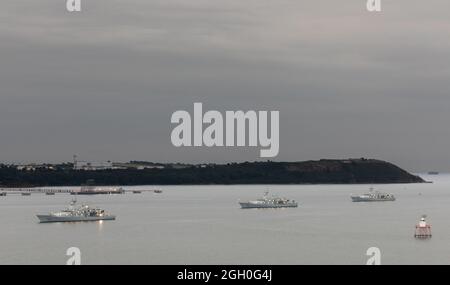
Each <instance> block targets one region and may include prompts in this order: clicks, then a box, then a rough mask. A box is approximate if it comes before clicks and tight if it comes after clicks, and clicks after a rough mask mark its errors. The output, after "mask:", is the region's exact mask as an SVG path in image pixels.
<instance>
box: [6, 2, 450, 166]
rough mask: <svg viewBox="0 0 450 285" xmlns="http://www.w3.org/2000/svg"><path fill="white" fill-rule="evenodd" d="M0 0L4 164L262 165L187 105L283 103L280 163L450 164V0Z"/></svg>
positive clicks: (254, 152) (267, 106) (266, 106)
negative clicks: (74, 0)
mask: <svg viewBox="0 0 450 285" xmlns="http://www.w3.org/2000/svg"><path fill="white" fill-rule="evenodd" d="M64 2H65V1H62V0H61V1H55V0H39V1H25V0H1V1H0V5H1V8H0V161H2V162H44V161H49V162H62V161H69V160H71V157H72V155H73V154H78V156H79V157H80V159H86V160H93V161H102V160H114V161H129V160H149V161H162V162H178V161H180V162H204V161H212V162H228V161H244V160H258V159H259V148H250V149H249V148H246V149H242V148H241V149H236V148H234V149H227V150H225V149H221V148H212V149H208V148H199V149H193V148H179V149H178V148H175V147H173V146H172V144H171V141H170V133H171V130H172V128H173V127H174V126H173V125H171V123H170V116H171V114H172V113H173V112H174V111H176V110H187V111H189V112H192V110H193V103H194V102H203V104H204V109H215V110H219V111H226V110H239V109H242V110H279V111H280V154H279V156H278V157H277V158H276V159H275V160H280V161H284V160H289V161H293V160H308V159H320V158H347V157H373V158H379V159H385V160H389V161H392V162H394V163H397V164H399V165H400V166H401V167H404V168H406V169H408V170H410V171H425V170H435V169H436V170H441V171H446V170H447V171H448V170H450V124H449V123H450V92H449V91H450V1H447V0H427V1H423V0H396V1H391V0H382V2H383V12H382V13H379V14H372V13H369V12H367V11H366V8H365V2H366V1H365V0H346V1H331V0H326V1H325V0H307V1H306V0H289V1H288V0H276V1H275V0H245V1H244V0H226V1H225V0H221V1H219V0H127V1H117V0H84V1H82V4H83V11H82V12H81V13H78V14H71V13H68V12H66V11H65V3H64Z"/></svg>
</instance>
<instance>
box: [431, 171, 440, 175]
mask: <svg viewBox="0 0 450 285" xmlns="http://www.w3.org/2000/svg"><path fill="white" fill-rule="evenodd" d="M428 175H439V171H430V172H428Z"/></svg>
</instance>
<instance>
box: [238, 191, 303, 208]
mask: <svg viewBox="0 0 450 285" xmlns="http://www.w3.org/2000/svg"><path fill="white" fill-rule="evenodd" d="M239 204H240V205H241V208H242V209H255V208H256V209H258V208H296V207H298V203H297V202H296V201H294V200H289V199H285V198H279V197H276V196H272V197H269V192H265V193H264V196H263V197H262V198H260V199H257V200H253V201H247V202H239Z"/></svg>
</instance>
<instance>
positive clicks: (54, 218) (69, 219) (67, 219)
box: [37, 215, 116, 223]
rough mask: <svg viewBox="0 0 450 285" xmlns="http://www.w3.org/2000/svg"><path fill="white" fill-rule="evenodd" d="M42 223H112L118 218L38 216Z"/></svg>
mask: <svg viewBox="0 0 450 285" xmlns="http://www.w3.org/2000/svg"><path fill="white" fill-rule="evenodd" d="M37 217H38V219H39V222H40V223H70V222H95V221H112V220H115V219H116V216H104V217H57V216H52V215H37Z"/></svg>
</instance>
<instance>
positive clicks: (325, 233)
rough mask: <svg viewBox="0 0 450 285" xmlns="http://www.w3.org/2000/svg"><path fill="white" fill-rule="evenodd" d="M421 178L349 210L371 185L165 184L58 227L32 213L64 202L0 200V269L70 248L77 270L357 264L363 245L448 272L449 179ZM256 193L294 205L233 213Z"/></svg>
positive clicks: (391, 259) (105, 202)
mask: <svg viewBox="0 0 450 285" xmlns="http://www.w3.org/2000/svg"><path fill="white" fill-rule="evenodd" d="M425 178H426V180H435V183H433V184H409V185H375V189H376V190H380V191H383V192H389V193H392V194H394V195H395V196H396V197H397V201H395V202H386V203H352V202H351V199H350V194H352V193H353V194H359V193H364V192H367V190H368V189H369V188H370V186H371V185H289V186H266V185H262V186H258V185H253V186H238V185H236V186H176V187H175V186H170V187H164V192H163V193H162V194H159V195H153V194H150V193H142V194H139V195H133V194H126V195H117V196H88V197H79V200H80V201H79V202H80V203H87V204H90V205H92V206H98V207H101V208H104V209H105V210H107V211H108V212H111V213H113V214H115V215H117V220H116V221H101V222H92V223H89V222H87V223H86V222H84V223H68V224H65V223H59V224H39V223H38V221H37V219H36V216H35V215H36V214H37V213H48V212H51V211H55V210H58V209H61V208H64V207H65V206H66V205H67V203H68V202H70V196H69V195H64V194H56V195H55V196H46V195H32V196H30V197H26V198H25V197H21V196H13V195H10V196H6V197H1V198H0V227H1V230H0V240H1V241H2V242H1V243H0V263H1V264H30V263H31V264H65V262H66V258H67V257H66V255H65V254H66V250H67V249H68V248H69V247H72V246H76V247H79V248H80V250H81V252H82V263H83V264H217V263H218V264H365V263H366V261H367V258H368V257H367V255H366V251H367V249H368V248H370V247H378V248H379V249H380V251H381V255H382V257H381V260H382V262H383V264H430V263H432V264H436V263H437V264H440V263H444V264H450V248H449V247H448V244H449V243H450V219H448V217H450V207H448V205H450V176H447V175H440V176H426V177H425ZM140 188H142V189H144V188H146V187H140ZM140 188H139V187H134V188H133V187H128V189H130V190H131V189H140ZM266 190H270V192H271V193H273V194H277V195H280V196H284V197H289V198H290V199H294V200H296V201H298V202H299V207H298V208H292V209H264V210H257V209H256V210H241V209H240V206H239V204H238V203H237V201H238V200H239V199H240V200H250V199H254V198H258V197H260V196H261V195H262V193H263V192H264V191H266ZM423 214H426V215H427V217H428V218H427V220H428V222H429V223H430V224H432V226H433V237H432V238H431V239H429V240H426V241H423V240H416V239H414V236H413V235H414V229H415V224H416V223H417V221H418V219H419V218H420V217H421V215H423ZM261 249H264V250H261Z"/></svg>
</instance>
